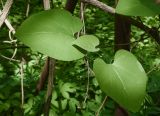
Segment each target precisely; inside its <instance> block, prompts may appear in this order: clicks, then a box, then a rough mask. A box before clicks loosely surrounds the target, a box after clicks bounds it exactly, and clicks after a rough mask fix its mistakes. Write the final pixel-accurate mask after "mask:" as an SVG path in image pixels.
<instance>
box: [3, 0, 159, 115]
mask: <svg viewBox="0 0 160 116" xmlns="http://www.w3.org/2000/svg"><path fill="white" fill-rule="evenodd" d="M102 1H103V2H104V3H106V2H107V3H109V5H111V6H113V4H114V3H113V2H112V1H110V0H107V1H106V0H102ZM4 3H5V1H4ZM52 5H53V7H54V8H57V7H61V8H62V7H64V5H65V0H54V1H53V4H52ZM1 7H2V6H1ZM26 8H27V0H15V2H14V4H13V7H12V9H11V11H10V14H9V17H8V18H9V20H10V21H11V23H12V24H13V26H14V27H15V28H17V27H18V26H19V25H20V24H21V23H22V22H23V21H24V20H25V19H26V18H27V17H26ZM79 9H80V8H79V6H77V7H76V11H75V15H76V16H79ZM42 10H43V3H42V1H39V0H32V1H30V12H29V16H30V15H32V14H34V13H36V12H39V11H42ZM141 20H142V21H143V22H144V23H145V24H146V25H149V26H155V27H157V28H158V27H159V16H155V17H143V18H141ZM85 27H86V33H88V34H93V35H95V36H97V37H98V38H99V40H100V45H99V48H100V51H99V52H96V53H89V54H88V57H87V58H88V59H89V65H90V67H91V68H92V65H93V60H94V59H96V58H97V57H101V58H102V59H103V60H104V61H106V62H107V63H111V62H112V61H113V56H114V51H113V50H114V17H113V16H111V15H109V14H106V13H104V12H103V11H101V10H99V9H97V8H94V7H92V6H90V5H87V7H86V9H85ZM15 39H16V38H15ZM6 40H9V37H8V29H7V27H6V26H5V25H3V27H2V28H1V30H0V44H1V46H0V56H1V57H0V115H1V116H11V115H12V116H22V115H25V116H35V115H41V113H42V111H43V105H44V99H45V94H46V89H44V90H43V91H41V93H40V94H39V95H38V96H35V88H36V83H37V81H38V78H39V76H40V72H41V69H42V66H43V65H44V59H45V57H46V56H44V55H42V54H40V53H37V52H34V51H31V50H30V49H29V48H28V47H26V46H24V45H23V44H22V43H21V42H18V52H17V54H16V56H15V59H18V60H21V58H22V57H23V58H24V59H25V64H24V65H23V68H24V105H23V106H21V90H20V89H21V82H20V66H21V65H20V63H18V62H14V61H9V60H7V59H5V58H3V57H2V55H4V56H7V57H11V56H12V54H13V51H14V49H12V48H13V47H14V45H12V44H8V43H4V41H6ZM159 51H160V48H159V45H157V44H156V43H155V41H154V40H153V39H152V38H150V37H149V36H148V35H147V34H146V33H144V32H143V31H141V30H139V29H137V28H136V27H134V26H133V27H132V38H131V52H132V53H134V55H136V56H137V58H138V60H139V61H140V62H141V63H142V65H143V67H144V69H145V71H146V72H147V74H148V77H149V80H148V85H147V93H148V94H147V96H146V102H145V105H144V106H143V107H142V108H141V110H140V112H138V113H131V112H130V115H131V116H158V115H160V84H159V83H160V52H159ZM88 73H89V87H88V88H87V85H88V84H87V83H88ZM87 89H88V93H87V97H86V91H87ZM104 98H105V94H104V93H103V92H102V91H101V90H100V88H99V85H98V83H97V81H96V79H95V77H94V74H93V72H92V71H88V69H87V66H86V64H85V62H84V60H83V59H81V60H78V61H76V62H75V61H71V62H63V61H57V63H56V78H55V83H54V92H53V95H52V105H51V110H50V116H56V115H57V116H60V115H64V116H71V115H77V116H80V115H84V116H93V115H95V113H96V112H97V111H98V109H99V107H100V106H101V104H102V102H103V100H104ZM115 107H116V103H115V102H114V101H113V100H112V99H110V98H107V101H106V103H105V104H104V106H103V108H102V110H101V112H100V115H101V116H106V114H107V116H112V115H113V113H114V110H115Z"/></svg>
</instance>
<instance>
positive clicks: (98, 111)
mask: <svg viewBox="0 0 160 116" xmlns="http://www.w3.org/2000/svg"><path fill="white" fill-rule="evenodd" d="M107 98H108V97H107V96H106V97H105V98H104V100H103V102H102V104H101V106H100V107H99V109H98V110H97V112H96V116H99V113H100V111H101V109H102V108H103V106H104V104H105V102H106V100H107Z"/></svg>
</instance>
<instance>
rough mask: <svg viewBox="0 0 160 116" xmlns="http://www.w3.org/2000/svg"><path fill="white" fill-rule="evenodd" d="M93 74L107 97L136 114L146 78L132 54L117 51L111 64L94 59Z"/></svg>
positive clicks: (143, 92) (144, 91)
mask: <svg viewBox="0 0 160 116" xmlns="http://www.w3.org/2000/svg"><path fill="white" fill-rule="evenodd" d="M94 72H95V75H96V79H97V81H98V83H99V85H100V87H101V89H102V90H103V91H104V92H105V93H106V94H107V95H108V96H110V97H111V98H112V99H114V100H115V101H116V102H118V103H119V104H120V105H122V106H123V107H125V108H127V109H128V110H131V111H133V112H136V111H138V110H139V109H140V107H141V105H142V103H143V101H144V97H145V94H146V83H147V76H146V73H145V71H144V69H143V68H142V66H141V64H140V63H139V62H138V60H137V59H136V58H135V56H134V55H133V54H131V53H130V52H128V51H125V50H119V51H118V52H117V53H116V55H115V60H114V63H113V64H106V63H105V62H104V61H103V60H101V59H96V60H95V62H94Z"/></svg>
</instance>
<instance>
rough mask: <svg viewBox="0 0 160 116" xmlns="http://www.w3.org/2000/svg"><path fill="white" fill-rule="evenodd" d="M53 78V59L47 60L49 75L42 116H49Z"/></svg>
mask: <svg viewBox="0 0 160 116" xmlns="http://www.w3.org/2000/svg"><path fill="white" fill-rule="evenodd" d="M54 76H55V59H53V58H49V75H48V85H47V94H46V100H45V105H44V116H49V110H50V105H51V100H52V91H53V79H54Z"/></svg>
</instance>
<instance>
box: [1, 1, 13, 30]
mask: <svg viewBox="0 0 160 116" xmlns="http://www.w3.org/2000/svg"><path fill="white" fill-rule="evenodd" d="M12 4H13V0H7V2H6V4H5V6H4V8H3V10H2V13H1V15H0V27H1V26H2V25H3V23H4V21H5V19H6V18H7V15H8V12H9V10H10V8H11V6H12Z"/></svg>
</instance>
